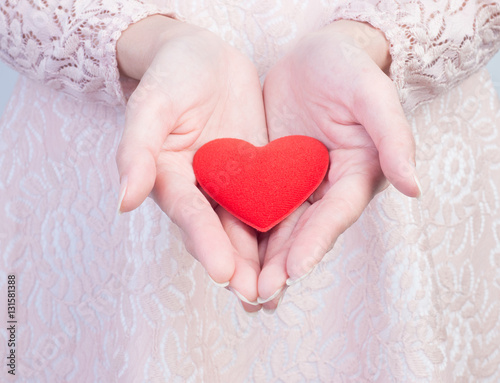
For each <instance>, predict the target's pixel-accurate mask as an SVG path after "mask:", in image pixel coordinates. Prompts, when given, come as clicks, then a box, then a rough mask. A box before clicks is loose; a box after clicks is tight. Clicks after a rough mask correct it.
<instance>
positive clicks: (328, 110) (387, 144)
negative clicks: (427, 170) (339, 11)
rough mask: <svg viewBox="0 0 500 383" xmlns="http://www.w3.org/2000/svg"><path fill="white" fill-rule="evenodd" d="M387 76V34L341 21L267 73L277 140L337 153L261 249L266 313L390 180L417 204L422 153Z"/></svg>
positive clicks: (266, 87)
mask: <svg viewBox="0 0 500 383" xmlns="http://www.w3.org/2000/svg"><path fill="white" fill-rule="evenodd" d="M389 66H390V55H389V45H388V43H387V41H386V39H385V37H384V36H383V35H382V33H381V32H380V31H378V30H375V29H374V28H372V27H371V26H369V25H367V24H364V23H359V22H354V21H337V22H334V23H332V24H330V25H329V26H327V27H325V28H323V29H322V30H320V31H317V32H314V33H311V34H309V35H307V36H306V37H304V38H303V39H302V40H301V41H300V42H298V44H297V45H296V46H295V47H294V48H293V50H292V51H291V52H290V53H289V54H288V55H286V56H285V57H284V58H283V59H282V60H281V61H279V62H278V63H277V64H276V65H275V66H274V67H273V68H272V69H271V71H270V72H269V73H268V75H267V78H266V82H265V84H264V101H265V108H266V117H267V125H268V130H269V138H270V140H274V139H276V138H279V137H281V136H285V135H292V134H301V135H306V136H311V137H315V138H317V139H318V140H320V141H322V142H323V143H324V144H325V145H326V146H327V148H328V149H329V151H330V168H329V171H328V173H327V176H326V178H325V180H324V182H323V183H322V185H321V186H320V187H319V188H318V190H317V191H316V192H315V193H314V194H313V195H312V196H311V198H310V199H309V200H308V201H307V202H306V203H305V204H304V205H302V206H301V207H300V208H299V209H298V210H297V211H296V212H294V213H293V214H292V215H291V216H290V217H288V218H287V219H286V220H285V221H283V222H282V223H281V224H279V225H278V226H277V227H275V228H274V229H273V230H272V231H270V232H269V233H268V234H266V236H265V238H262V240H261V246H262V247H263V249H262V250H261V252H263V253H264V255H263V268H262V271H261V274H260V277H259V282H258V288H259V295H260V297H261V298H259V300H260V302H263V303H264V308H266V309H268V310H272V309H274V308H275V307H276V305H277V303H278V300H279V298H280V297H281V296H282V294H283V291H284V289H285V288H286V286H288V285H290V284H292V283H294V282H295V281H298V280H299V279H300V278H301V277H303V276H305V275H307V274H308V273H309V272H310V271H311V270H312V269H313V267H314V266H315V265H316V264H317V263H318V262H319V261H320V260H321V259H322V258H323V256H324V255H325V254H326V253H327V252H328V251H329V250H330V249H331V248H332V246H333V245H334V243H335V241H336V240H337V238H338V237H339V235H340V234H342V233H343V232H344V231H345V230H346V229H347V228H348V227H349V226H351V225H352V224H353V223H354V222H355V221H356V220H357V219H358V218H359V216H360V215H361V213H362V212H363V210H364V208H365V207H366V206H367V205H368V203H369V202H370V200H371V199H372V198H373V196H374V195H375V194H376V193H377V192H379V191H381V190H383V189H384V188H385V187H386V186H387V185H388V183H387V180H388V181H389V182H390V183H392V184H393V185H394V186H395V187H396V188H397V189H398V190H400V191H401V192H402V193H404V194H406V195H408V196H410V197H418V196H419V195H420V189H419V184H418V179H417V178H416V173H415V144H414V140H413V136H412V133H411V130H410V126H409V124H408V122H407V120H406V117H405V115H404V112H403V110H402V107H401V104H400V102H399V98H398V95H397V92H396V88H395V86H394V84H393V83H392V81H391V80H390V78H389V77H388V76H387V75H386V74H385V73H384V71H385V72H387V71H388V68H389ZM270 297H271V298H272V299H271V300H269V298H270ZM266 301H267V302H266Z"/></svg>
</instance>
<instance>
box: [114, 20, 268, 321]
mask: <svg viewBox="0 0 500 383" xmlns="http://www.w3.org/2000/svg"><path fill="white" fill-rule="evenodd" d="M117 55H118V64H119V68H120V71H121V73H122V75H125V76H128V77H131V78H133V79H136V80H140V82H139V84H138V86H137V88H136V90H135V91H134V93H133V94H132V95H131V97H130V99H129V101H128V104H127V110H126V122H125V130H124V132H123V136H122V140H121V143H120V145H119V148H118V152H117V165H118V170H119V173H120V179H121V184H122V186H121V192H120V207H119V209H120V211H122V212H128V211H131V210H133V209H135V208H137V207H138V206H139V205H140V204H141V203H142V202H143V201H144V200H145V199H146V197H147V196H148V195H149V194H150V193H151V195H152V197H153V198H154V200H155V201H156V203H157V204H158V205H159V207H160V208H161V209H162V210H163V211H164V212H165V213H166V214H167V215H168V216H169V217H170V218H171V219H172V221H173V222H174V223H176V224H177V225H178V226H179V228H180V229H181V231H182V233H183V239H184V243H185V245H186V248H187V250H188V251H189V252H190V253H191V254H192V255H193V256H194V257H195V258H196V259H197V260H198V261H200V262H201V264H202V265H203V266H204V267H205V269H206V270H207V272H208V274H209V275H210V277H211V278H212V279H213V280H214V281H215V282H217V283H221V284H226V283H227V282H229V288H230V289H232V290H233V292H235V294H236V295H237V296H238V297H239V298H240V299H241V300H242V303H243V306H244V308H245V309H246V310H247V311H257V310H258V309H259V308H260V306H259V305H256V304H254V303H255V302H256V300H257V297H258V291H257V279H258V275H259V272H260V263H259V257H258V246H257V235H256V232H255V231H254V230H253V229H251V228H249V227H248V226H247V225H245V224H243V223H242V222H240V221H239V220H237V219H236V218H234V217H233V216H232V215H230V214H229V213H227V212H226V211H225V210H224V209H222V208H221V207H220V206H217V204H216V203H215V202H214V201H213V200H211V199H210V198H207V196H206V195H204V194H203V193H202V192H201V191H200V189H199V188H198V187H197V184H196V178H195V175H194V173H193V168H192V161H193V156H194V154H195V152H196V150H197V149H198V148H200V147H201V146H202V145H203V144H205V143H206V142H208V141H211V140H214V139H216V138H221V137H235V138H240V139H243V140H246V141H249V142H251V143H253V144H254V145H257V146H262V145H265V144H266V143H267V130H266V119H265V113H264V106H263V100H262V92H261V85H260V82H259V78H258V75H257V71H256V69H255V67H254V65H253V64H252V63H251V62H250V61H249V60H248V59H247V58H246V57H245V56H244V55H243V54H241V53H240V52H238V51H237V50H235V49H234V48H232V47H231V46H229V45H228V44H226V43H225V42H223V41H222V40H221V39H220V38H218V37H217V36H216V35H214V34H212V33H211V32H209V31H207V30H204V29H201V28H198V27H195V26H191V25H189V24H186V23H182V22H179V21H177V20H174V19H171V18H168V17H165V16H159V15H156V16H151V17H148V18H146V19H144V20H142V21H140V22H138V23H137V24H134V25H132V26H131V27H129V28H128V29H127V30H126V31H125V32H124V33H123V35H122V37H121V38H120V40H119V41H118V46H117ZM245 301H248V302H251V303H252V304H248V303H245Z"/></svg>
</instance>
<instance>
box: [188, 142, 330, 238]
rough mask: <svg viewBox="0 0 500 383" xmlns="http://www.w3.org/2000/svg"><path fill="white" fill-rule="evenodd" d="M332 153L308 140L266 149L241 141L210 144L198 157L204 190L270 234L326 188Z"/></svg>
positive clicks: (274, 144) (196, 164) (196, 162)
mask: <svg viewBox="0 0 500 383" xmlns="http://www.w3.org/2000/svg"><path fill="white" fill-rule="evenodd" d="M329 158H330V157H329V154H328V149H327V148H326V147H325V145H323V144H322V143H321V142H320V141H318V140H316V139H314V138H311V137H306V136H287V137H282V138H279V139H277V140H274V141H272V142H270V143H269V144H267V145H266V146H262V147H255V146H253V145H252V144H250V143H248V142H246V141H243V140H239V139H236V138H221V139H216V140H214V141H210V142H208V143H206V144H205V145H203V146H202V147H201V148H200V149H198V151H197V152H196V154H195V156H194V159H193V168H194V173H195V175H196V179H197V180H198V182H199V184H200V185H201V187H202V188H203V189H204V190H205V191H206V192H207V193H208V195H209V196H210V197H212V198H213V199H214V200H215V201H216V202H217V203H219V204H220V205H221V206H222V207H223V208H225V209H226V210H227V211H229V212H230V213H231V214H233V215H234V216H235V217H237V218H238V219H240V220H241V221H243V222H245V223H246V224H248V225H250V226H252V227H253V228H255V229H257V230H259V231H261V232H265V231H268V230H270V229H271V228H273V227H274V226H276V225H277V224H278V223H279V222H281V221H282V220H284V219H285V218H286V217H287V216H289V215H290V214H291V213H292V212H293V211H294V210H295V209H297V208H298V207H299V206H300V205H301V204H302V203H303V202H304V201H305V200H307V198H309V196H310V195H311V194H312V193H313V192H314V191H315V190H316V189H317V187H318V186H319V185H320V184H321V182H322V180H323V178H324V177H325V174H326V172H327V170H328V165H329Z"/></svg>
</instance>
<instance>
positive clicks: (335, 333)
mask: <svg viewBox="0 0 500 383" xmlns="http://www.w3.org/2000/svg"><path fill="white" fill-rule="evenodd" d="M187 3H188V2H185V1H180V0H179V1H165V2H163V3H159V4H157V5H156V6H149V5H148V6H146V5H142V4H141V3H140V2H136V1H130V2H120V3H119V2H117V3H116V4H115V3H114V2H113V1H109V2H108V1H94V2H90V1H81V2H76V3H75V4H73V2H71V1H59V2H57V4H56V2H52V1H44V2H34V1H22V0H19V1H7V2H5V3H3V4H2V5H0V44H1V45H0V46H1V51H0V52H1V53H0V54H1V55H2V56H1V57H2V58H3V59H5V60H6V61H8V62H10V63H11V64H12V65H14V66H16V68H17V69H18V70H19V71H21V72H22V73H24V74H25V75H26V76H28V77H30V79H28V78H27V77H24V78H22V79H21V81H20V83H19V84H18V86H17V88H16V91H15V94H14V96H13V99H12V100H11V102H10V104H9V106H8V108H7V110H6V113H5V115H4V116H3V117H2V119H1V120H0V199H1V204H0V206H1V208H0V209H1V210H0V211H1V213H0V217H1V219H0V290H2V291H6V281H7V277H6V276H7V274H9V273H15V274H16V275H17V280H18V286H17V290H18V305H17V316H18V340H19V341H18V348H17V351H16V352H17V353H18V354H17V355H18V356H19V359H18V371H17V374H18V375H17V377H16V378H17V379H16V380H15V381H21V382H54V381H55V382H123V381H125V382H145V381H146V382H165V381H168V382H183V383H184V382H304V381H309V382H384V383H385V382H402V381H405V382H452V381H453V382H470V381H475V382H476V381H481V382H498V381H500V367H499V366H500V323H499V321H500V320H499V312H500V200H499V195H500V194H499V188H500V181H499V180H500V174H499V173H500V167H499V166H498V163H499V158H498V153H500V137H499V134H498V128H499V127H500V103H499V101H498V98H497V96H496V93H495V92H494V90H493V89H492V86H491V83H490V81H489V77H488V75H487V73H486V72H485V71H481V72H479V73H477V74H475V75H473V76H472V77H470V78H469V79H467V80H466V81H465V82H462V83H460V84H459V85H458V86H457V87H456V88H454V89H452V90H450V91H447V92H443V90H444V89H445V87H446V86H449V85H450V84H457V83H459V82H460V81H461V79H463V78H465V77H467V76H469V75H470V74H471V73H473V72H476V71H477V70H478V69H479V67H480V64H481V63H482V62H483V61H484V60H486V59H487V57H490V56H491V55H492V54H493V53H494V50H495V49H496V45H495V44H497V43H492V42H491V41H492V40H487V39H485V38H483V37H477V36H498V35H495V33H497V32H498V28H499V24H498V14H497V13H495V12H496V11H495V9H497V8H495V7H497V5H495V4H490V3H487V4H486V5H483V4H482V3H475V2H470V1H469V2H467V1H465V2H461V3H463V4H464V8H463V11H460V12H451V11H450V13H449V14H448V13H447V15H450V17H451V15H452V14H453V15H454V17H456V20H469V18H470V20H469V21H468V23H466V25H467V26H470V25H481V27H480V28H479V27H478V28H476V27H470V28H469V29H467V28H465V27H464V28H462V29H460V31H456V30H453V33H452V30H451V29H449V28H442V30H443V32H442V33H441V34H439V33H438V34H437V35H438V36H439V37H437V38H436V39H434V40H432V44H435V46H434V45H433V48H432V49H431V48H430V46H429V47H428V48H425V47H426V46H428V44H431V42H430V41H429V39H428V36H429V35H426V34H423V35H422V34H419V33H417V31H418V29H415V28H407V29H406V30H405V32H397V29H398V26H397V25H396V24H391V23H387V24H385V23H384V24H383V25H382V24H380V25H377V21H376V20H378V19H381V18H380V17H378V16H377V12H380V9H381V8H380V7H381V4H382V3H378V5H377V6H376V7H374V8H369V7H368V6H367V8H366V10H365V11H363V12H365V13H363V12H361V11H360V8H359V7H361V6H359V5H358V6H357V7H356V8H354V6H353V5H352V4H351V3H348V4H347V5H345V6H340V7H339V6H338V5H335V4H333V3H330V2H324V1H302V2H289V3H288V4H287V5H286V6H285V5H284V4H282V3H283V2H280V1H250V2H246V3H245V5H242V3H241V2H236V1H224V2H216V1H213V2H210V1H208V0H207V1H198V2H195V4H196V7H195V8H192V7H191V6H188V5H187ZM385 4H387V5H386V6H387V7H389V6H390V7H392V6H394V7H401V9H405V12H407V17H408V18H410V17H415V18H414V19H413V22H414V23H417V21H419V20H420V21H419V22H420V23H421V26H423V25H424V24H425V22H426V21H427V20H428V18H426V17H417V16H418V15H417V13H414V12H409V11H408V8H404V7H409V6H410V5H412V6H416V7H417V8H418V9H421V10H423V11H425V12H424V13H425V15H431V14H439V10H440V9H446V12H448V11H449V10H452V9H455V6H454V3H452V4H451V3H450V4H451V5H449V6H448V7H446V6H443V5H442V4H440V3H439V2H432V3H429V2H428V3H424V2H419V1H416V2H411V4H410V3H409V4H410V5H405V6H403V5H401V4H399V3H396V2H394V3H393V2H387V3H385ZM392 4H394V5H392ZM446 4H448V2H446ZM477 4H479V5H477ZM59 6H60V7H61V8H59ZM418 6H420V8H419V7H418ZM377 7H378V8H377ZM390 7H389V8H390ZM434 7H435V8H434ZM389 8H388V9H389ZM164 9H165V11H163V10H164ZM390 9H392V8H390ZM398 9H400V8H398ZM470 9H474V10H476V12H469V10H470ZM66 10H67V11H66ZM433 10H434V11H433ZM167 11H168V12H175V15H177V16H178V17H181V18H183V19H186V20H188V21H190V22H193V23H196V24H198V25H201V26H204V27H207V28H209V29H211V30H213V31H214V32H216V33H218V34H219V35H220V36H222V37H223V38H225V39H226V40H228V41H229V42H231V43H232V44H233V45H235V46H237V47H238V48H240V49H242V50H243V51H244V52H245V53H246V54H248V55H249V56H250V57H251V58H252V59H253V60H254V62H255V63H256V64H257V65H258V68H259V71H260V73H261V75H262V77H264V76H265V73H266V71H267V69H268V68H269V67H270V66H271V65H272V64H273V63H274V62H275V61H276V60H277V59H278V58H279V57H280V56H281V55H282V54H283V53H284V52H285V50H286V49H287V46H288V44H290V42H291V41H293V39H295V38H298V37H300V36H301V35H302V34H304V33H306V32H307V31H308V30H311V29H313V28H317V27H318V26H319V25H318V20H321V22H325V23H326V22H328V20H333V19H335V15H337V16H338V15H342V12H344V16H345V17H346V18H348V16H349V14H351V15H353V16H352V17H354V16H356V15H355V13H356V12H358V15H359V19H360V20H362V19H363V18H366V20H374V21H373V24H374V25H376V26H378V27H379V28H381V29H382V30H384V32H385V33H386V35H387V36H388V37H389V38H390V39H391V43H392V49H393V53H394V60H395V63H394V64H393V68H392V74H393V76H394V78H395V81H396V84H398V86H399V87H400V92H401V93H400V94H401V95H402V98H403V99H404V100H405V105H406V107H407V109H408V108H409V109H411V106H412V105H417V104H419V103H421V102H422V101H425V100H427V99H428V98H429V97H430V96H429V94H431V95H434V94H437V93H439V92H440V93H441V95H439V96H438V97H437V98H435V99H434V100H433V102H432V103H428V104H425V105H421V106H420V107H418V108H417V109H416V110H415V111H414V112H412V113H411V114H409V117H410V121H411V123H412V126H413V129H414V134H415V137H416V140H417V148H418V170H419V173H420V174H421V181H422V186H423V189H424V194H423V197H422V198H421V199H420V200H418V201H417V200H410V199H408V198H406V197H404V196H402V195H400V194H399V193H398V192H396V191H395V190H394V189H393V188H389V189H388V190H386V191H385V192H383V193H381V194H380V195H378V196H377V197H376V198H375V199H374V200H373V201H372V203H371V204H370V205H369V207H368V208H367V209H366V211H365V212H364V214H363V215H362V217H361V218H360V219H359V220H358V222H357V223H356V224H355V225H354V226H352V227H351V228H350V229H349V230H348V231H346V233H344V235H343V236H342V237H341V239H340V240H339V241H338V243H337V244H336V246H335V247H334V249H333V250H332V251H331V252H330V253H329V254H328V255H327V257H326V259H325V260H324V261H323V262H322V263H321V264H320V265H319V266H318V267H317V269H316V270H315V271H314V273H312V274H311V275H310V276H309V278H307V279H305V280H304V281H302V282H301V283H300V284H298V285H295V286H293V287H291V288H289V289H288V291H287V295H286V296H285V298H284V300H283V302H282V305H281V306H280V308H279V309H278V310H277V312H276V313H275V315H274V316H265V315H264V314H262V313H261V314H259V316H257V317H256V318H249V317H247V316H246V315H245V314H244V312H243V310H242V309H241V307H238V305H239V304H238V302H237V300H236V299H235V297H234V296H233V295H232V294H231V293H229V292H228V291H226V290H223V289H217V288H216V287H214V286H213V285H212V284H210V282H209V281H208V278H207V276H206V273H205V272H204V270H203V268H202V267H201V266H200V265H199V264H197V263H196V262H195V261H194V260H193V259H192V257H191V256H190V255H189V254H187V253H186V251H185V250H184V248H183V245H182V242H181V240H180V234H179V232H178V230H177V228H176V227H175V226H174V225H173V224H172V223H171V222H170V221H169V220H168V218H167V217H166V216H165V215H164V214H163V213H162V212H161V211H160V210H159V209H158V208H157V206H156V205H155V204H154V203H153V202H152V201H151V200H148V201H146V202H145V203H144V204H143V206H141V208H139V209H138V210H136V211H134V212H132V213H130V214H126V215H122V216H117V215H116V199H117V196H116V192H117V190H118V175H117V171H116V165H115V160H114V153H115V149H116V146H117V144H118V141H119V139H120V135H121V132H120V127H121V126H123V114H124V113H123V112H124V111H123V106H114V105H116V104H117V103H119V102H120V101H123V100H122V94H121V88H120V85H119V83H118V75H117V72H116V62H113V60H114V56H113V53H112V52H111V51H112V50H113V49H114V46H113V43H114V42H115V41H116V39H117V38H118V36H119V33H120V30H123V29H124V28H125V27H126V25H128V23H130V22H133V21H135V20H139V19H140V18H141V17H144V16H145V15H147V14H153V13H157V12H161V13H165V12H167ZM39 12H42V13H43V14H46V15H51V17H50V18H49V19H48V20H51V21H50V22H49V23H48V24H44V25H45V28H40V27H38V29H37V28H35V27H34V26H33V25H34V24H36V22H35V21H34V20H36V18H37V17H40V18H43V16H41V14H40V13H39ZM51 12H52V13H51ZM66 12H67V13H66ZM349 12H351V13H349ZM401 12H402V11H401ZM433 12H434V13H433ZM436 12H437V13H436ZM443 12H444V11H443ZM483 12H490V13H491V14H490V15H489V16H488V17H486V16H483V15H486V13H483ZM362 13H363V16H361V14H362ZM388 14H390V12H388ZM29 15H33V17H28V16H29ZM37 15H38V16H37ZM52 15H56V16H54V17H52ZM64 15H66V16H64ZM69 15H71V17H70V16H69ZM110 15H112V17H111V16H110ZM63 17H68V18H71V22H69V23H68V22H67V19H66V21H64V20H63ZM356 17H357V16H356ZM384 17H385V14H384ZM387 17H389V16H387ZM110 18H111V19H113V20H114V21H111V20H110ZM44 20H45V19H44ZM436 20H443V19H442V18H436ZM453 20H454V19H450V20H449V21H448V20H447V21H446V25H447V26H448V25H451V24H450V23H451V22H452V21H453ZM405 22H407V21H405ZM457 22H458V21H457ZM381 23H382V22H381ZM422 23H423V24H422ZM320 24H321V23H320ZM398 25H399V24H398ZM408 25H409V24H408ZM384 26H387V28H392V29H391V30H389V29H384ZM399 28H402V25H399ZM422 28H423V27H422ZM431 29H432V28H430V29H429V30H431ZM455 32H456V33H455ZM458 32H460V33H458ZM86 33H88V35H86ZM408 33H415V34H414V36H413V37H408V38H409V39H410V40H412V47H413V48H412V49H413V52H414V55H413V56H411V57H409V56H408V55H407V53H405V52H407V51H405V50H404V49H403V48H401V50H399V51H398V49H400V48H398V47H405V44H407V42H405V41H406V40H405V38H406V37H405V38H403V36H407V34H408ZM433 35H435V34H433ZM74 36H77V37H74ZM82 36H85V37H86V38H81V37H82ZM392 36H394V37H392ZM464 36H469V37H468V38H466V40H467V41H469V42H470V43H471V44H472V46H473V50H474V52H476V53H475V55H476V56H475V57H477V58H478V60H477V61H476V62H475V64H471V61H466V62H463V60H462V61H460V60H458V61H455V60H454V59H451V60H448V58H449V57H458V56H457V55H460V54H463V52H465V51H462V50H461V45H460V44H459V43H457V41H458V42H460V41H463V39H464V38H465V37H464ZM392 38H394V39H392ZM497 40H498V39H497ZM71 41H72V42H71ZM445 41H447V42H445ZM51 44H52V45H51ZM61 44H62V45H61ZM432 44H431V45H432ZM443 44H444V45H445V46H446V49H445V50H444V51H439V50H437V49H441V48H443V47H442V45H443ZM32 47H33V48H32ZM41 47H43V49H42V48H41ZM58 47H59V48H58ZM61 47H63V48H64V49H67V48H68V47H73V48H74V49H75V50H74V51H73V52H74V54H70V55H68V54H62V53H61V51H60V50H59V51H58V49H62V48H61ZM437 47H440V48H437ZM424 48H425V49H424ZM106 49H107V50H106ZM422 49H424V50H422ZM70 51H71V50H70ZM398 52H399V53H398ZM424 52H429V55H431V56H432V55H434V58H433V60H432V62H433V63H434V65H435V70H436V72H437V73H442V72H441V69H439V68H444V67H447V68H449V66H450V65H451V64H450V63H453V65H455V69H453V70H450V71H448V72H446V75H444V77H443V76H436V77H433V78H434V80H433V82H432V84H430V83H429V81H428V80H424V79H420V80H418V78H417V77H418V76H421V77H429V76H432V70H433V69H432V66H425V67H419V66H418V65H417V63H419V62H420V63H421V62H424V61H425V60H428V58H425V59H424V58H423V56H422V55H423V53H424ZM443 52H446V54H444V53H443ZM398 54H401V55H403V56H404V57H405V58H400V57H403V56H398ZM91 57H93V58H94V59H93V60H90V62H92V63H93V64H95V66H92V65H89V61H88V60H89V59H90V58H91ZM429 57H430V56H429ZM467 57H469V56H467ZM419 60H420V61H419ZM403 62H404V63H406V64H405V65H410V66H411V68H412V69H411V70H408V71H407V70H406V69H405V68H406V66H405V65H403V64H398V63H403ZM85 63H87V64H85ZM70 64H71V65H70ZM462 65H463V66H462ZM452 67H453V66H452ZM68 68H72V69H68ZM416 68H417V69H418V68H419V69H418V70H417V69H416ZM454 71H455V72H454ZM412 76H413V77H412ZM398 79H399V80H398ZM33 80H36V81H33ZM425 81H428V82H427V83H426V82H425ZM47 85H49V86H47ZM424 87H425V92H424ZM68 94H70V95H72V96H74V95H77V96H78V97H79V98H80V99H79V100H75V98H74V97H70V96H68ZM102 101H105V103H103V102H102ZM0 306H1V307H6V296H5V294H0ZM0 338H2V342H3V344H5V343H6V338H7V332H6V330H5V328H1V329H0ZM6 351H7V350H6V348H5V347H1V348H0V358H3V359H4V360H5V359H6V357H7V354H6ZM0 371H1V372H0V373H1V374H2V377H7V376H8V375H7V373H6V366H5V364H3V365H2V367H1V369H0Z"/></svg>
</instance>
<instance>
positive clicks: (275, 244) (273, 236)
mask: <svg viewBox="0 0 500 383" xmlns="http://www.w3.org/2000/svg"><path fill="white" fill-rule="evenodd" d="M308 206H310V204H309V203H308V202H305V203H303V204H302V205H301V206H300V207H299V208H298V209H297V210H295V211H294V212H293V213H292V214H291V215H290V216H288V217H287V218H286V219H285V220H284V221H283V222H281V223H280V224H278V226H276V227H275V228H273V229H272V230H271V233H270V235H269V239H268V243H267V248H266V253H265V256H264V264H263V267H262V271H261V272H260V275H259V283H258V286H259V302H260V303H267V302H272V303H270V304H267V305H265V306H264V307H266V308H267V309H272V308H275V307H276V304H277V303H278V300H279V298H280V297H281V295H282V293H283V291H284V289H285V287H286V280H287V279H288V277H289V276H288V273H287V269H286V264H287V256H288V252H289V249H290V243H291V240H290V237H291V236H292V233H293V231H294V228H295V226H296V225H297V222H298V221H299V219H300V216H301V215H302V214H303V213H304V212H305V211H306V210H307V208H308ZM273 301H274V302H273Z"/></svg>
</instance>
